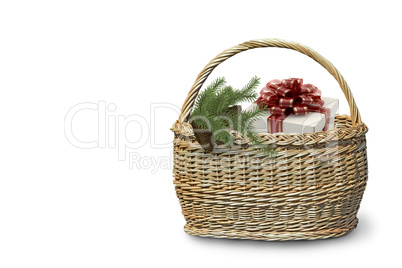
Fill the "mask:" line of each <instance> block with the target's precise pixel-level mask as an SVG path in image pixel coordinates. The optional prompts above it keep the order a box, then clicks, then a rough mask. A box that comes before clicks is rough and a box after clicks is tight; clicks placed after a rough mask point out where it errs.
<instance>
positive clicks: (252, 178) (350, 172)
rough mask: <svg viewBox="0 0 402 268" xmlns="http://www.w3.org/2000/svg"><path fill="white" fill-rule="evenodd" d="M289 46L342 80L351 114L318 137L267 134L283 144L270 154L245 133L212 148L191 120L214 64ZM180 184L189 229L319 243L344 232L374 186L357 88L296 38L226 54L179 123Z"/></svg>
mask: <svg viewBox="0 0 402 268" xmlns="http://www.w3.org/2000/svg"><path fill="white" fill-rule="evenodd" d="M260 47H281V48H288V49H293V50H296V51H299V52H300V53H303V54H305V55H307V56H309V57H311V58H312V59H314V60H315V61H317V62H318V63H320V64H321V65H322V66H323V67H324V68H325V69H326V70H327V71H328V72H329V73H331V74H332V75H333V76H334V78H335V79H336V80H337V81H338V83H339V85H340V87H341V89H342V91H343V93H344V94H345V97H346V100H347V101H348V103H349V107H350V113H351V116H348V115H339V116H336V118H335V129H334V130H330V131H326V132H317V133H311V134H296V135H290V134H283V133H278V134H261V137H262V138H263V140H264V142H265V143H267V144H270V145H272V146H274V147H275V148H276V151H277V152H278V153H277V156H276V157H275V158H269V157H265V156H264V155H263V154H262V153H260V152H259V151H258V150H256V149H255V148H254V147H252V146H251V145H249V144H248V143H247V141H246V140H245V139H243V138H242V137H239V138H238V139H237V140H236V145H237V146H234V147H232V148H228V147H224V146H222V145H218V146H217V147H215V148H214V150H213V151H212V152H211V153H205V152H204V150H203V148H202V147H201V146H200V144H199V143H198V142H197V141H196V139H195V138H194V134H193V132H192V127H191V125H190V124H189V123H188V117H189V114H190V110H191V107H192V106H193V104H194V101H195V98H196V97H197V94H198V92H199V90H200V89H201V86H202V85H203V83H204V82H205V80H206V79H207V77H208V76H209V74H210V73H211V72H212V71H213V69H214V68H215V67H216V66H218V65H219V64H220V63H222V62H223V61H225V60H226V59H228V58H230V57H232V56H234V55H236V54H237V53H240V52H242V51H246V50H249V49H254V48H260ZM172 130H173V131H174V133H175V138H174V168H173V173H174V178H175V179H174V184H175V189H176V194H177V197H178V198H179V202H180V205H181V208H182V213H183V215H184V217H185V219H186V225H185V227H184V230H185V232H187V233H189V234H192V235H198V236H205V237H215V238H233V239H257V240H313V239H323V238H330V237H337V236H341V235H344V234H346V233H348V232H349V231H351V230H352V229H353V228H355V227H356V225H357V222H358V220H357V218H356V214H357V212H358V209H359V206H360V202H361V199H362V196H363V193H364V190H365V188H366V182H367V173H368V171H367V155H366V137H365V134H366V132H367V130H368V129H367V127H366V125H365V124H363V123H362V122H361V119H360V114H359V111H358V109H357V106H356V104H355V101H354V99H353V96H352V92H351V91H350V89H349V86H348V85H347V83H346V82H345V81H344V79H343V77H342V75H341V74H340V73H339V72H338V70H337V69H336V68H335V67H334V66H333V65H332V64H331V63H330V62H329V61H328V60H326V59H325V58H323V57H322V56H321V55H320V54H318V53H317V52H315V51H313V50H312V49H310V48H308V47H306V46H304V45H301V44H298V43H294V42H288V41H283V40H278V39H264V40H252V41H249V42H245V43H243V44H240V45H237V46H235V47H232V48H230V49H228V50H225V51H223V52H222V53H221V54H219V55H218V56H217V57H216V58H214V59H213V60H212V61H211V62H210V63H208V65H207V66H205V68H204V69H203V70H202V71H201V73H200V74H199V75H198V77H197V79H196V81H195V83H194V85H193V86H192V88H191V90H190V92H189V94H188V96H187V98H186V100H185V102H184V105H183V107H182V110H181V114H180V117H179V119H178V120H177V121H176V122H175V124H174V125H173V127H172Z"/></svg>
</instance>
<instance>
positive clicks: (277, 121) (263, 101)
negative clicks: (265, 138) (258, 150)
mask: <svg viewBox="0 0 402 268" xmlns="http://www.w3.org/2000/svg"><path fill="white" fill-rule="evenodd" d="M256 103H257V105H258V106H259V107H261V108H269V109H270V112H271V116H270V117H268V132H269V133H276V132H282V131H283V127H282V123H283V120H284V119H285V118H286V117H287V116H288V115H290V114H294V115H305V114H309V113H310V112H319V113H324V114H325V115H326V120H325V121H326V124H325V127H324V129H323V130H324V131H326V130H327V129H328V126H329V116H330V110H329V109H327V108H322V106H323V105H324V101H323V100H322V99H321V90H319V89H318V88H317V87H316V86H314V85H312V84H304V85H303V79H301V78H289V79H283V80H282V81H280V80H278V79H275V80H272V81H270V82H269V83H267V85H266V86H265V87H264V88H263V89H262V90H261V92H260V97H259V98H258V99H257V100H256Z"/></svg>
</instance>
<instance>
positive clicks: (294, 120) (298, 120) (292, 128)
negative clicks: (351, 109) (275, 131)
mask: <svg viewBox="0 0 402 268" xmlns="http://www.w3.org/2000/svg"><path fill="white" fill-rule="evenodd" d="M321 99H322V100H323V101H324V105H323V107H324V108H329V109H330V111H331V115H330V121H329V128H328V130H331V129H334V121H335V114H336V113H337V112H338V109H339V100H338V99H334V98H327V97H321ZM256 106H257V104H256V103H253V104H251V105H250V106H249V107H247V108H246V110H250V109H253V108H255V107H256ZM270 116H271V113H270V112H269V111H267V112H266V114H265V115H264V116H263V117H262V118H261V119H260V120H257V121H255V122H254V124H253V126H254V127H255V129H256V131H257V132H258V133H268V117H270ZM282 127H283V128H282V129H283V133H288V134H303V133H314V132H318V131H322V130H323V128H324V127H325V115H324V114H322V113H318V112H310V113H309V114H307V115H294V114H291V115H289V116H288V117H286V118H285V119H284V120H283V125H282Z"/></svg>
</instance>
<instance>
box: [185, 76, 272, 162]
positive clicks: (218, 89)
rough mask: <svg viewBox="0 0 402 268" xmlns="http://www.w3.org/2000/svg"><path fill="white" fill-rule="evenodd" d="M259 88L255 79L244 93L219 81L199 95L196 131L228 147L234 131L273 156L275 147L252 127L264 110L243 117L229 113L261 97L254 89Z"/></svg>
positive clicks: (193, 117)
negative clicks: (238, 106)
mask: <svg viewBox="0 0 402 268" xmlns="http://www.w3.org/2000/svg"><path fill="white" fill-rule="evenodd" d="M259 84H260V79H259V78H257V77H253V78H252V79H251V80H250V81H249V82H248V83H247V84H246V85H245V86H244V87H243V88H242V89H240V90H236V89H233V88H232V87H231V86H227V85H226V80H225V78H223V77H220V78H217V79H216V80H214V81H213V82H212V83H211V84H210V85H209V86H207V88H206V89H205V90H204V91H202V92H201V93H200V94H199V95H198V97H197V99H196V101H195V104H194V107H193V109H192V112H191V116H190V120H191V121H194V123H195V125H196V126H197V127H199V128H204V129H208V130H210V131H211V132H212V133H213V134H214V137H215V140H216V141H218V142H222V143H224V144H226V145H227V146H233V142H234V137H233V135H232V132H233V131H234V132H236V133H237V134H239V135H241V136H243V137H245V138H248V139H249V141H250V142H251V143H252V144H253V145H255V146H256V147H257V149H259V150H261V151H262V152H264V153H265V154H266V155H267V156H273V155H274V150H273V149H272V147H270V146H267V145H265V144H264V142H263V141H262V140H261V138H260V136H259V135H258V133H257V132H256V130H255V129H254V127H253V123H254V122H255V121H256V120H258V119H260V118H261V117H262V116H263V115H264V113H265V110H264V109H261V108H259V107H258V106H257V107H255V108H254V109H251V110H247V111H242V112H240V113H237V112H235V111H233V110H231V109H230V108H231V107H233V106H234V105H236V104H238V103H240V102H253V101H255V100H256V98H257V97H258V94H257V93H256V92H255V89H256V88H257V87H258V85H259Z"/></svg>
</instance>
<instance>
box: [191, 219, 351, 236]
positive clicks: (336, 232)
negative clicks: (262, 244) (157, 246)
mask: <svg viewBox="0 0 402 268" xmlns="http://www.w3.org/2000/svg"><path fill="white" fill-rule="evenodd" d="M358 221H359V220H358V219H357V218H355V219H354V220H353V221H352V223H351V225H350V226H351V227H350V228H349V229H339V228H338V229H327V230H320V231H315V232H269V233H254V232H245V231H242V232H237V231H217V230H210V229H204V228H196V227H194V226H189V225H188V224H186V225H185V226H184V231H185V232H186V233H187V234H190V235H195V236H201V237H212V238H226V239H247V240H264V241H286V240H316V239H327V238H332V237H339V236H342V235H345V234H347V233H349V232H350V231H352V230H353V229H354V228H356V226H357V223H358Z"/></svg>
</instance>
